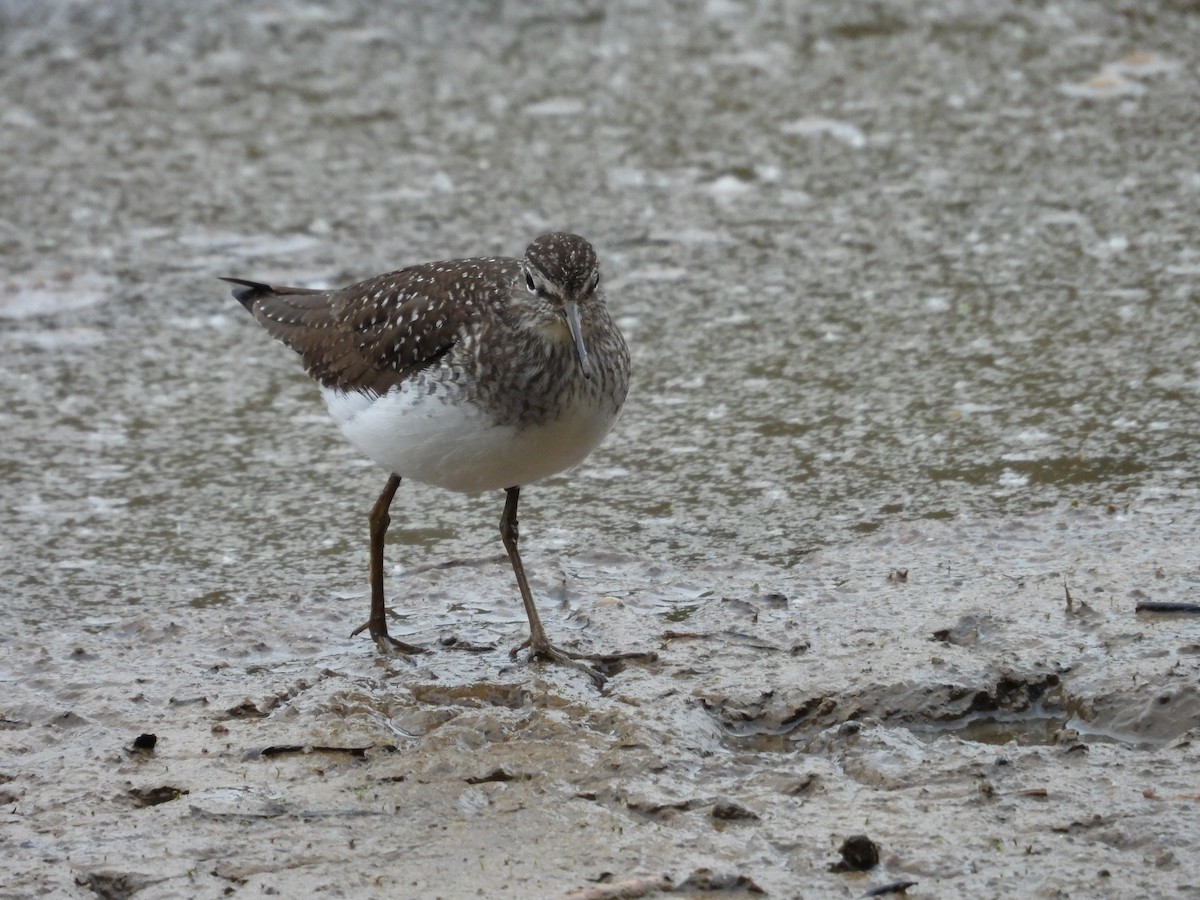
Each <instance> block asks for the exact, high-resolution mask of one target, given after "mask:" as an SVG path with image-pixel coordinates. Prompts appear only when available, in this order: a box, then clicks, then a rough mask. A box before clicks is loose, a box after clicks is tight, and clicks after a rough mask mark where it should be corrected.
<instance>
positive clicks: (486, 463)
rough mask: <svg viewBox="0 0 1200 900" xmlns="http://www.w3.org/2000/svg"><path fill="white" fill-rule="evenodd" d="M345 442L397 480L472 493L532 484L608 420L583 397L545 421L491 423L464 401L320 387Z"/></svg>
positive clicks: (577, 453)
mask: <svg viewBox="0 0 1200 900" xmlns="http://www.w3.org/2000/svg"><path fill="white" fill-rule="evenodd" d="M321 396H322V397H323V398H324V400H325V405H326V406H327V407H328V408H329V413H330V415H331V416H333V419H334V421H335V422H337V424H338V427H340V428H341V430H342V434H344V435H345V436H346V437H347V439H349V441H350V442H351V443H352V444H354V445H355V446H356V447H358V449H359V450H361V451H362V452H363V453H364V454H366V455H367V456H368V457H370V459H372V460H373V461H374V462H375V463H377V464H378V465H380V466H382V467H383V468H384V469H386V470H387V471H388V472H390V473H393V474H396V475H399V476H400V477H402V478H410V479H412V480H414V481H420V482H424V483H426V484H434V485H438V486H439V487H443V488H447V489H448V490H452V491H462V492H464V493H474V492H477V491H488V490H496V489H500V488H509V487H515V486H521V485H526V484H531V483H533V482H535V481H538V480H540V479H542V478H547V477H549V476H551V475H554V474H557V473H558V472H562V471H565V470H566V469H569V468H571V467H572V466H574V465H577V464H578V463H580V462H582V460H583V459H584V457H586V456H587V455H588V454H589V453H591V451H592V450H593V449H595V447H596V446H597V445H598V444H599V443H600V442H601V441H602V440H603V439H604V436H605V435H606V434H608V431H609V429H610V428H612V425H613V422H614V420H615V417H614V416H613V415H611V413H609V412H608V411H606V410H604V409H602V408H600V407H596V406H593V405H591V404H588V403H585V402H583V401H581V402H579V403H576V404H572V405H568V406H567V407H566V408H565V409H564V410H563V412H562V414H561V415H560V416H559V417H558V418H557V419H555V420H553V421H551V422H546V423H543V424H540V425H530V426H526V427H516V426H513V425H497V424H495V422H494V420H493V419H492V417H491V416H490V415H489V414H488V413H487V412H486V411H485V410H482V409H480V408H479V407H477V406H475V405H473V404H470V403H465V404H456V403H448V402H445V401H444V400H443V399H441V398H438V397H431V396H429V395H428V394H425V393H424V392H421V391H412V390H406V389H405V388H404V387H403V386H402V387H400V388H393V389H392V390H391V391H389V392H388V393H387V394H384V395H383V396H378V395H373V394H365V393H362V392H359V391H343V390H338V389H336V388H325V387H323V388H321Z"/></svg>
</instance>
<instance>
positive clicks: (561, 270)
mask: <svg viewBox="0 0 1200 900" xmlns="http://www.w3.org/2000/svg"><path fill="white" fill-rule="evenodd" d="M224 280H225V281H229V282H232V283H234V284H236V285H238V288H237V289H236V290H235V291H234V292H233V295H234V297H236V298H237V299H238V301H240V302H241V304H242V305H243V306H245V307H246V309H247V310H249V311H250V312H251V313H252V314H253V315H254V318H256V319H257V320H258V322H259V324H260V325H262V326H263V327H264V328H265V329H266V330H267V331H268V332H269V333H270V334H271V335H272V336H273V337H275V338H276V339H277V340H279V341H281V342H283V343H284V344H286V345H287V346H289V347H291V348H292V349H293V350H295V351H296V352H297V353H299V354H300V358H301V360H302V362H303V363H304V367H305V369H306V370H307V371H308V374H309V375H311V376H312V377H313V378H314V379H315V380H316V381H317V382H318V384H319V385H320V390H321V396H322V397H323V398H324V400H325V404H326V406H327V407H328V409H329V413H330V415H331V416H332V417H333V419H334V421H335V422H336V423H337V425H338V427H339V428H340V429H341V431H342V433H343V434H344V435H345V436H346V437H347V438H348V439H349V440H350V442H351V443H353V444H354V445H355V446H356V447H358V449H359V450H361V451H362V452H363V453H364V454H366V455H367V456H368V457H369V458H370V459H372V460H373V461H374V462H375V463H377V464H378V465H380V466H381V467H383V468H384V469H385V470H386V471H387V472H388V473H389V476H390V477H389V478H388V480H387V484H386V485H385V486H384V488H383V492H382V493H381V494H380V495H379V499H378V500H377V501H376V502H375V505H374V507H373V508H372V510H371V514H370V517H369V523H370V549H371V564H370V584H371V615H370V618H368V619H367V621H366V622H365V623H364V624H362V625H360V626H359V627H358V628H357V629H355V630H354V632H353V634H358V633H359V632H361V631H363V630H364V629H365V630H368V631H369V633H370V635H371V637H372V638H373V639H374V640H375V642H376V643H377V644H378V645H379V646H380V647H381V648H383V649H385V650H387V651H389V652H401V653H421V652H425V651H424V649H423V648H421V647H417V646H413V645H411V644H406V643H404V642H403V641H399V640H397V639H395V638H393V637H391V636H390V635H389V634H388V628H387V619H386V617H385V610H384V592H383V547H384V535H385V534H386V532H387V528H388V525H389V524H390V522H391V519H390V517H389V515H388V510H389V507H390V506H391V503H392V498H393V497H394V496H395V494H396V489H397V488H398V487H399V486H400V481H401V479H402V478H411V479H413V480H415V481H421V482H425V483H427V484H434V485H438V486H440V487H443V488H446V489H448V490H452V491H463V492H469V493H474V492H478V491H489V490H498V489H504V490H505V491H506V492H507V499H506V502H505V504H504V512H503V514H502V515H501V517H500V536H501V539H502V541H503V543H504V547H505V550H507V552H508V558H509V561H510V562H511V563H512V568H513V572H514V573H515V575H516V579H517V587H518V589H519V590H520V592H521V599H522V601H523V602H524V604H525V613H526V615H527V616H528V618H529V632H530V634H529V638H528V640H526V641H525V642H524V643H523V644H521V645H520V646H519V647H517V648H515V649H514V650H513V655H515V654H516V653H517V652H518V651H519V650H521V649H522V648H524V647H528V648H529V651H530V652H529V655H530V657H531V658H539V659H546V660H550V661H553V662H557V663H561V664H563V665H568V666H572V667H574V668H576V669H579V670H581V671H584V672H586V673H587V674H588V675H589V676H590V677H591V678H592V679H593V680H594V681H595V682H596V683H597V685H603V683H604V680H605V679H604V676H603V675H601V674H600V672H598V671H597V670H596V669H594V668H593V667H591V666H589V665H586V664H584V663H583V662H581V661H580V660H582V659H596V658H597V657H590V656H585V655H583V654H577V653H571V652H568V651H566V650H562V649H560V648H558V647H555V646H554V645H553V644H551V643H550V641H549V640H548V639H547V637H546V631H545V629H544V628H543V627H542V622H541V619H540V618H539V617H538V612H537V607H536V606H535V605H534V602H533V595H532V593H531V592H530V590H529V583H528V581H527V580H526V578H525V570H524V567H523V566H522V564H521V557H520V554H519V553H518V551H517V541H518V534H517V502H518V499H519V497H520V494H521V488H522V487H523V486H524V485H527V484H531V483H533V482H535V481H539V480H541V479H543V478H546V477H548V476H550V475H554V474H556V473H558V472H562V471H564V470H566V469H569V468H571V467H572V466H574V465H576V464H577V463H579V462H581V461H582V460H583V459H584V457H586V456H587V455H588V454H589V453H591V452H592V450H594V449H595V448H596V446H597V445H598V444H599V443H600V442H601V441H602V440H603V439H604V436H605V435H606V434H608V432H609V429H611V428H612V426H613V423H614V422H615V421H616V419H617V414H618V413H619V412H620V410H621V405H622V404H623V403H624V402H625V395H626V392H627V391H628V389H629V350H628V348H627V347H626V345H625V340H624V338H623V337H622V336H621V331H620V329H619V328H618V327H617V325H616V323H615V322H614V321H613V319H612V317H611V316H610V315H609V312H608V308H607V307H606V306H605V303H604V293H603V291H602V290H601V288H600V269H599V265H598V262H597V259H596V251H595V250H594V249H593V248H592V245H591V244H589V243H588V242H587V241H586V240H584V239H583V238H581V237H579V236H578V235H574V234H564V233H554V234H544V235H542V236H541V237H539V238H536V239H535V240H534V241H533V242H532V243H531V244H530V245H529V246H528V247H527V248H526V250H525V256H524V258H522V259H511V258H507V257H491V256H489V257H481V258H478V259H455V260H448V261H445V262H430V263H423V264H421V265H415V266H409V267H408V268H405V269H399V270H398V271H395V272H389V273H388V274H385V275H378V276H376V277H374V278H369V279H367V280H366V281H362V282H359V283H358V284H353V285H351V286H349V287H345V288H342V289H340V290H325V291H321V290H312V289H308V288H296V287H278V286H275V285H269V284H262V283H259V282H255V281H244V280H242V279H240V278H225V279H224Z"/></svg>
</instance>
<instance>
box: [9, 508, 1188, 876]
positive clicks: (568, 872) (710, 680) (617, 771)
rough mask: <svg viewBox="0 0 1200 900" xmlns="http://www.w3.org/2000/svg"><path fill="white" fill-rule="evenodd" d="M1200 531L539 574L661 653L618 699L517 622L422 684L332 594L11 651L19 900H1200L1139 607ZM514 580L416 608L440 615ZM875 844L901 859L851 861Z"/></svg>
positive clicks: (609, 644)
mask: <svg viewBox="0 0 1200 900" xmlns="http://www.w3.org/2000/svg"><path fill="white" fill-rule="evenodd" d="M1195 525H1196V523H1195V522H1193V521H1189V522H1180V521H1170V520H1157V519H1154V518H1152V517H1146V518H1142V517H1139V516H1136V515H1130V516H1125V515H1119V514H1112V515H1109V516H1107V517H1105V516H1104V515H1103V514H1094V513H1081V512H1075V511H1061V512H1056V513H1048V514H1042V515H1037V516H1031V517H1028V518H1021V519H1017V520H1013V521H1008V522H1005V523H992V524H987V523H933V524H926V525H921V526H910V527H904V528H898V529H895V530H894V531H890V532H888V533H886V534H880V535H876V536H873V537H871V538H870V539H867V540H864V541H862V542H860V543H859V544H858V545H857V546H853V547H847V548H841V549H839V550H836V551H832V550H831V551H827V552H823V553H820V554H818V555H817V556H816V557H815V558H814V559H813V560H812V561H811V564H810V565H809V566H807V567H806V569H805V571H804V572H803V573H790V574H789V573H783V572H777V573H774V574H773V575H772V576H771V580H770V581H758V582H750V581H747V580H746V579H745V578H744V577H741V576H739V575H738V574H736V573H731V572H729V571H727V570H722V569H719V568H715V567H704V568H699V569H693V570H689V571H687V572H683V571H679V570H673V569H670V568H668V567H665V566H660V565H654V564H651V563H648V562H645V561H640V562H639V561H637V560H631V559H624V558H595V557H593V558H587V557H583V558H576V559H571V560H554V561H552V560H550V559H537V561H536V563H534V570H535V571H536V572H538V575H539V577H537V578H536V587H537V588H539V589H540V591H541V592H542V594H543V595H547V594H551V595H552V594H553V593H554V592H555V590H558V591H559V592H560V595H561V596H562V597H563V598H564V599H565V600H566V601H567V603H568V605H569V611H568V609H567V608H565V607H564V606H563V605H562V604H561V603H556V604H548V606H549V607H550V608H549V609H548V610H547V614H548V627H549V628H550V629H551V630H552V632H553V633H555V634H557V635H560V636H566V635H572V639H573V640H578V641H579V642H580V644H581V645H583V646H585V647H588V648H593V649H599V650H604V651H612V650H617V649H630V648H636V649H653V650H656V651H657V652H658V654H659V656H658V660H657V662H655V663H652V664H647V665H636V666H630V667H628V668H626V669H624V670H623V671H620V672H618V673H616V674H614V676H613V677H612V679H611V682H610V685H609V687H608V689H607V690H606V691H605V692H604V693H599V692H597V691H596V690H594V689H593V688H592V687H591V686H590V684H589V683H588V682H587V681H586V679H584V678H582V677H581V676H579V675H578V674H577V673H574V672H570V671H567V670H560V669H549V668H544V667H540V666H537V667H530V666H528V665H525V664H510V662H509V659H508V656H507V654H506V653H505V652H504V649H505V648H506V647H507V646H509V645H510V644H512V643H515V642H516V641H517V639H518V638H519V636H520V633H521V630H522V624H521V622H520V618H521V616H520V610H519V607H518V606H516V605H515V604H512V603H510V604H508V606H507V608H506V609H505V610H504V612H505V613H506V615H505V616H504V618H503V621H501V620H500V618H499V617H497V618H496V619H495V620H493V623H492V624H490V625H488V626H480V625H479V624H478V620H476V624H475V625H474V626H473V629H472V630H471V631H469V632H466V633H464V632H462V631H459V632H455V631H454V630H453V629H450V628H445V627H442V628H436V627H430V628H427V629H423V630H418V631H415V632H414V635H413V636H414V637H415V638H417V639H418V640H423V641H426V642H428V643H430V644H436V642H437V640H438V639H439V638H448V637H456V638H458V639H459V640H463V641H465V640H470V641H474V642H475V643H484V642H485V641H487V640H488V639H494V642H495V644H497V645H498V648H497V649H495V650H490V651H485V652H462V651H456V650H454V649H449V648H441V649H438V650H436V651H435V652H434V653H431V654H429V655H428V656H425V657H421V658H420V659H419V661H417V662H415V663H410V662H407V661H390V660H386V659H383V658H381V657H380V656H379V655H378V654H377V653H375V652H374V649H373V647H372V646H371V645H370V644H369V643H367V642H363V641H361V640H359V641H355V640H351V639H349V638H348V637H347V633H348V631H349V626H350V625H351V623H352V622H354V621H355V617H356V616H357V617H361V613H362V610H361V609H360V606H361V603H359V602H354V603H351V602H341V603H335V604H331V603H330V602H329V600H328V598H326V597H318V596H311V595H298V596H293V597H292V598H290V599H289V600H288V601H287V602H286V603H280V604H275V605H272V606H270V607H265V608H264V607H263V606H262V605H260V604H233V605H216V606H205V605H201V604H197V605H195V606H193V607H190V608H186V609H145V610H142V611H139V612H138V613H137V614H125V615H120V614H113V615H110V616H107V617H104V618H96V619H92V620H90V621H84V622H82V623H79V624H80V627H77V628H69V629H64V628H61V627H56V626H54V625H53V624H52V623H42V624H40V625H38V626H36V627H34V628H32V629H29V630H27V631H26V633H23V634H11V633H10V634H6V635H5V637H4V638H3V644H2V646H3V652H4V658H5V659H6V660H7V661H8V662H7V664H6V669H7V671H6V673H5V675H6V679H5V680H6V683H7V687H6V692H7V701H6V704H5V714H4V721H3V727H4V730H3V731H2V732H0V739H2V741H3V759H4V762H3V767H2V770H0V771H2V777H3V779H4V782H5V783H4V784H3V786H2V787H0V791H2V792H3V797H4V805H5V815H4V819H3V829H4V832H3V833H4V840H5V844H6V846H7V848H8V850H7V851H6V854H5V856H6V861H5V863H4V868H5V870H6V871H5V887H4V892H5V895H6V896H27V895H35V894H42V893H46V892H52V893H56V894H60V895H63V896H79V897H85V896H90V895H92V894H99V895H101V896H139V897H141V896H146V897H158V896H163V897H165V896H190V897H220V896H224V895H226V894H227V893H229V892H230V891H233V892H234V893H238V894H240V893H242V892H243V891H249V892H250V893H251V894H253V895H259V894H270V893H277V894H279V895H282V896H316V895H332V896H366V895H379V896H384V895H386V896H413V897H466V896H514V897H558V896H566V895H571V894H572V893H576V892H583V895H584V896H591V897H624V896H651V895H653V892H652V891H651V890H650V885H651V884H663V885H665V884H667V883H668V882H669V883H670V884H672V885H675V886H679V885H681V884H685V883H686V882H687V879H688V878H689V877H692V876H695V874H696V873H697V872H698V871H699V870H710V875H709V876H708V877H709V879H710V881H712V882H717V883H720V884H725V885H727V886H728V889H729V890H730V891H733V892H734V893H737V892H739V891H741V892H754V891H758V890H761V891H765V892H767V893H768V894H769V895H771V896H784V897H791V896H806V897H809V896H813V897H845V896H861V895H862V894H863V893H864V892H865V891H866V890H868V889H870V888H872V887H877V886H881V885H884V884H888V883H894V882H899V881H910V882H915V883H916V884H915V885H914V886H913V887H912V888H910V891H909V893H910V895H912V896H931V897H951V896H959V897H962V896H980V897H1004V896H1040V897H1059V896H1081V895H1084V896H1095V897H1121V896H1157V897H1171V896H1179V897H1183V896H1189V895H1191V894H1192V893H1194V892H1196V891H1197V890H1198V889H1200V873H1198V869H1197V864H1196V861H1195V854H1194V853H1193V850H1194V848H1195V846H1196V845H1197V842H1200V790H1198V788H1200V785H1198V783H1197V775H1196V772H1197V765H1198V763H1200V741H1198V740H1197V737H1198V735H1197V731H1196V721H1197V716H1200V691H1198V690H1197V687H1196V666H1197V659H1198V658H1200V619H1198V618H1197V617H1195V616H1191V617H1188V616H1185V615H1166V616H1164V615H1161V614H1151V613H1142V614H1138V613H1136V612H1135V608H1136V605H1137V603H1138V602H1139V601H1144V600H1146V599H1151V598H1153V599H1155V600H1167V601H1171V600H1174V601H1183V600H1186V599H1189V598H1191V599H1194V597H1195V591H1196V581H1197V573H1196V568H1195V564H1194V557H1193V555H1192V553H1191V549H1190V548H1191V546H1192V540H1193V535H1194V529H1195ZM1148 533H1154V534H1155V540H1154V544H1155V546H1156V548H1157V549H1155V550H1153V551H1147V550H1146V549H1144V548H1145V543H1146V542H1145V541H1144V536H1145V535H1146V534H1148ZM984 548H986V549H984ZM558 566H561V567H562V569H561V572H562V574H561V575H559V574H555V575H554V577H547V570H549V571H550V572H555V570H556V568H557V567H558ZM568 573H569V574H568ZM905 573H906V574H905ZM504 579H505V563H504V561H503V560H502V559H499V558H495V559H483V560H472V561H463V564H462V565H449V566H442V567H436V568H430V569H427V570H425V571H419V572H412V573H410V574H408V575H405V576H404V577H403V578H400V579H397V583H396V590H397V591H399V592H403V593H404V594H407V595H409V596H419V597H421V598H423V600H424V604H425V610H426V615H429V612H430V610H432V611H433V615H432V618H434V619H438V618H439V614H438V612H439V611H441V612H443V613H445V612H446V611H447V610H449V609H451V608H453V607H456V606H459V605H460V600H461V598H462V597H463V596H469V595H471V594H473V593H474V592H476V591H480V592H488V591H494V590H497V586H498V585H503V583H504ZM1068 593H1069V594H1070V596H1071V600H1072V602H1071V604H1070V605H1068V603H1067V602H1066V595H1067V594H1068ZM450 617H452V614H447V616H446V618H450ZM141 734H153V735H155V736H156V738H157V743H156V744H155V746H154V748H153V750H149V751H141V750H137V749H134V747H135V742H136V739H137V738H138V736H139V735H141ZM859 834H863V835H866V836H868V837H869V838H870V839H871V840H872V841H874V842H875V843H876V844H877V845H878V847H879V863H878V865H876V866H875V867H874V868H872V869H871V870H870V871H868V872H858V871H846V872H843V871H834V870H833V869H832V868H831V867H832V866H833V865H834V864H835V863H837V862H838V861H839V860H840V858H841V857H840V855H839V849H840V847H841V846H842V843H843V841H844V840H845V839H846V838H848V837H850V836H853V835H859ZM660 879H661V881H660ZM627 882H632V883H633V884H635V885H638V890H639V891H643V892H641V893H639V892H635V891H633V889H632V887H631V886H630V885H627V884H626V883H627ZM695 884H697V882H695V881H693V882H692V885H693V886H694V885H695ZM617 885H625V887H626V888H628V889H629V890H628V891H627V892H626V893H621V892H619V891H617V890H616V887H615V886H617ZM606 886H607V887H608V888H609V889H610V892H608V893H606V892H605V889H606ZM588 891H590V892H591V893H587V892H588ZM680 894H682V895H685V896H698V895H700V892H699V891H698V889H697V890H693V889H692V888H689V887H682V888H680Z"/></svg>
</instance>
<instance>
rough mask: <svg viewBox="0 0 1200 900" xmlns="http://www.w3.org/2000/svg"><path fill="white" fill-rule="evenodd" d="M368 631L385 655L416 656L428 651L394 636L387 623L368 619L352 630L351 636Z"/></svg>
mask: <svg viewBox="0 0 1200 900" xmlns="http://www.w3.org/2000/svg"><path fill="white" fill-rule="evenodd" d="M364 631H367V632H369V633H370V635H371V640H373V641H374V642H375V646H376V647H378V648H379V649H380V650H381V651H382V652H383V653H384V655H385V656H395V655H396V654H398V653H399V654H402V655H404V656H416V655H417V654H418V653H428V652H429V651H428V650H426V649H425V648H424V647H418V646H417V645H416V644H406V643H405V642H404V641H402V640H399V639H397V638H394V637H392V636H391V635H390V634H388V633H387V624H386V623H385V624H379V623H376V622H372V621H371V620H369V619H368V620H367V621H366V622H363V623H362V624H361V625H359V626H358V627H357V628H355V629H354V630H353V631H352V632H350V637H355V636H357V635H359V634H361V633H362V632H364Z"/></svg>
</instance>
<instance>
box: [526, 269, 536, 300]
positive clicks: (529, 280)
mask: <svg viewBox="0 0 1200 900" xmlns="http://www.w3.org/2000/svg"><path fill="white" fill-rule="evenodd" d="M525 287H527V288H529V293H531V294H536V293H537V285H536V284H535V283H534V281H533V273H532V272H530V271H529V270H528V269H526V270H525Z"/></svg>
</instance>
